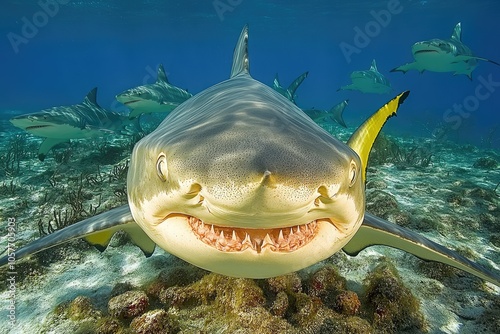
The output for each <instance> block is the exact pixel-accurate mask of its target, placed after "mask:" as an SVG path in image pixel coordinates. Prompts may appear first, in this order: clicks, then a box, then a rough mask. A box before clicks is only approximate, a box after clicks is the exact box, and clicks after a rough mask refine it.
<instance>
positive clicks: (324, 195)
mask: <svg viewBox="0 0 500 334" xmlns="http://www.w3.org/2000/svg"><path fill="white" fill-rule="evenodd" d="M318 193H319V195H320V196H318V197H316V199H315V200H314V205H316V206H320V203H323V204H328V203H331V202H332V198H331V197H330V196H329V195H328V189H327V188H326V187H325V186H320V187H319V188H318Z"/></svg>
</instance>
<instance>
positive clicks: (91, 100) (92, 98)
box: [83, 87, 98, 106]
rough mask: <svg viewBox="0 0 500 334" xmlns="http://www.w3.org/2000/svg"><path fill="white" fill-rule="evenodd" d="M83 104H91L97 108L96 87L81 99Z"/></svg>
mask: <svg viewBox="0 0 500 334" xmlns="http://www.w3.org/2000/svg"><path fill="white" fill-rule="evenodd" d="M83 103H87V104H93V105H96V106H98V104H97V87H94V88H92V90H91V91H90V92H89V93H88V94H87V96H85V98H84V99H83Z"/></svg>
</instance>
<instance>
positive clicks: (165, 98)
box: [116, 64, 193, 118]
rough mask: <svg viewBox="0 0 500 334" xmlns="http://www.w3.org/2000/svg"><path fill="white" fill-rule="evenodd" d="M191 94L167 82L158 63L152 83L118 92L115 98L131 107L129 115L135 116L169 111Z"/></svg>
mask: <svg viewBox="0 0 500 334" xmlns="http://www.w3.org/2000/svg"><path fill="white" fill-rule="evenodd" d="M191 96H193V94H191V93H189V92H188V91H186V90H184V89H182V88H179V87H176V86H174V85H171V84H170V83H169V82H168V79H167V75H166V74H165V70H164V69H163V65H162V64H160V67H159V68H158V77H157V78H156V82H155V83H154V84H149V85H143V86H138V87H135V88H131V89H128V90H126V91H124V92H122V93H120V94H118V95H117V96H116V99H117V100H118V102H121V103H123V104H124V105H126V106H127V107H129V108H131V109H132V111H131V112H130V114H129V117H130V118H135V117H138V116H140V115H141V114H149V113H156V112H164V113H169V112H171V111H172V110H174V109H175V108H176V107H177V106H178V105H179V104H181V103H182V102H184V101H186V100H187V99H189V98H190V97H191Z"/></svg>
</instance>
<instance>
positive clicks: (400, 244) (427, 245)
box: [343, 213, 500, 286]
mask: <svg viewBox="0 0 500 334" xmlns="http://www.w3.org/2000/svg"><path fill="white" fill-rule="evenodd" d="M373 245H385V246H390V247H394V248H397V249H401V250H403V251H406V252H408V253H410V254H413V255H415V256H417V257H419V258H421V259H423V260H428V261H436V262H441V263H444V264H447V265H450V266H452V267H455V268H458V269H461V270H464V271H466V272H468V273H470V274H472V275H474V276H477V277H479V278H482V279H484V280H485V281H488V282H490V283H493V284H495V285H496V286H500V274H499V273H498V272H493V271H491V270H488V269H486V268H483V267H482V266H480V265H479V264H477V263H475V262H472V261H470V260H468V259H467V258H465V257H463V256H462V255H460V254H458V253H457V252H454V251H452V250H450V249H448V248H446V247H444V246H442V245H440V244H437V243H435V242H433V241H431V240H429V239H427V238H425V237H423V236H422V235H420V234H418V233H415V232H413V231H410V230H408V229H405V228H403V227H401V226H398V225H396V224H393V223H391V222H388V221H386V220H383V219H381V218H379V217H376V216H373V215H371V214H369V213H365V218H364V221H363V224H362V225H361V227H360V228H359V230H358V231H357V232H356V234H355V235H354V237H353V238H352V239H351V240H350V241H349V242H348V243H347V245H345V246H344V248H343V250H344V251H345V252H346V253H347V254H349V255H352V256H355V255H357V254H358V253H359V252H360V251H362V250H363V249H365V248H366V247H369V246H373Z"/></svg>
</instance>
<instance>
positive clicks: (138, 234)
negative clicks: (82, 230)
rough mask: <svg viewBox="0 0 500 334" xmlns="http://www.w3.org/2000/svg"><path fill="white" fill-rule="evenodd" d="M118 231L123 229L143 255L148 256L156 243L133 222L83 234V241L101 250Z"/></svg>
mask: <svg viewBox="0 0 500 334" xmlns="http://www.w3.org/2000/svg"><path fill="white" fill-rule="evenodd" d="M118 231H124V232H125V233H127V234H128V236H129V237H130V241H132V243H133V244H134V245H136V246H137V247H139V248H140V249H141V250H142V252H143V253H144V255H145V256H147V257H149V256H151V255H152V254H153V252H154V251H155V246H156V244H155V243H154V242H153V240H151V239H150V238H149V237H148V235H147V234H146V233H145V232H144V231H143V230H142V229H141V228H140V227H139V225H137V224H136V223H135V222H133V223H128V224H124V225H118V226H115V227H112V228H108V229H107V230H104V231H101V232H96V233H92V234H89V235H87V236H85V238H84V239H85V241H87V242H88V243H89V244H91V245H92V246H94V247H95V248H97V249H98V250H100V251H101V252H103V251H104V250H105V249H106V248H107V247H108V245H109V242H110V241H111V238H112V237H113V235H114V234H115V233H116V232H118Z"/></svg>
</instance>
